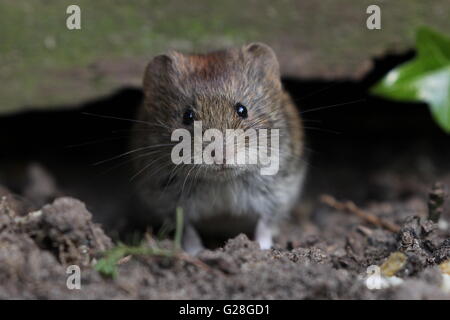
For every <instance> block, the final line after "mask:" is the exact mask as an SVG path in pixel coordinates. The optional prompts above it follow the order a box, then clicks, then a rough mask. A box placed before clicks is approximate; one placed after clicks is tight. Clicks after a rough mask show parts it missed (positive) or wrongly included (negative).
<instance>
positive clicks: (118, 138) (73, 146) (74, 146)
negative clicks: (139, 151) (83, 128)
mask: <svg viewBox="0 0 450 320" xmlns="http://www.w3.org/2000/svg"><path fill="white" fill-rule="evenodd" d="M125 138H127V139H128V138H130V136H129V135H128V136H121V137H114V138H102V139H96V140H91V141H86V142H82V143H78V144H71V145H68V146H66V148H76V147H83V146H87V145H91V144H97V143H102V142H107V141H114V140H120V139H125Z"/></svg>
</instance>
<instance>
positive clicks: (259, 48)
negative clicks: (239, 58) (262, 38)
mask: <svg viewBox="0 0 450 320" xmlns="http://www.w3.org/2000/svg"><path fill="white" fill-rule="evenodd" d="M243 50H244V54H245V55H246V56H247V57H248V58H250V61H252V62H254V63H255V64H256V66H257V68H258V69H260V70H262V71H263V73H264V74H266V75H268V76H270V77H274V78H279V77H280V66H279V64H278V59H277V56H276V54H275V52H274V51H273V49H272V48H271V47H269V46H268V45H267V44H264V43H261V42H254V43H250V44H248V45H245V46H244V48H243Z"/></svg>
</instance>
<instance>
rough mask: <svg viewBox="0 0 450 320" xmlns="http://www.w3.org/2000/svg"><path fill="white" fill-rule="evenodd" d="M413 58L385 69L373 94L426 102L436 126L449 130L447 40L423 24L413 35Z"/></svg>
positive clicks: (449, 43) (449, 45)
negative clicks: (414, 38) (386, 70)
mask: <svg viewBox="0 0 450 320" xmlns="http://www.w3.org/2000/svg"><path fill="white" fill-rule="evenodd" d="M416 46H417V55H416V57H415V58H414V59H413V60H411V61H409V62H407V63H404V64H402V65H400V66H398V67H397V68H395V69H393V70H391V71H389V72H388V73H387V74H386V76H385V77H384V78H383V79H381V81H379V82H378V83H377V84H376V85H375V86H373V87H372V88H371V92H372V93H373V94H376V95H379V96H382V97H385V98H389V99H393V100H398V101H406V102H420V101H422V102H426V103H428V104H429V106H430V110H431V113H432V115H433V118H434V119H435V121H436V122H437V123H438V124H439V126H440V127H441V128H442V129H444V130H445V131H446V132H447V133H450V39H448V38H446V37H445V36H443V35H441V34H439V33H437V32H435V31H433V30H431V29H429V28H426V27H422V28H419V29H418V30H417V34H416Z"/></svg>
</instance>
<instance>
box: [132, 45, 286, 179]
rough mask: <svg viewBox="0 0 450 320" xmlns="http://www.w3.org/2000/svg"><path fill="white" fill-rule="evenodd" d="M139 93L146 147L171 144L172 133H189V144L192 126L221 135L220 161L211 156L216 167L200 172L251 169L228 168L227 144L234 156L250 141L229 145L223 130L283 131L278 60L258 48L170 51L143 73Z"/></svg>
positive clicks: (244, 168) (248, 168) (262, 46)
mask: <svg viewBox="0 0 450 320" xmlns="http://www.w3.org/2000/svg"><path fill="white" fill-rule="evenodd" d="M144 93H145V105H144V106H145V108H144V110H143V114H141V117H143V118H144V120H145V121H146V122H148V125H149V126H150V127H151V132H149V133H147V135H148V137H147V138H146V139H145V140H147V141H148V142H151V143H154V144H157V143H160V144H166V143H170V141H171V135H172V133H173V131H174V130H175V129H186V130H188V131H189V132H190V133H191V134H192V141H194V122H196V121H201V125H202V132H205V131H206V130H208V129H217V130H219V131H220V132H222V133H223V134H224V149H223V150H224V151H223V157H222V158H221V159H217V158H218V156H217V155H215V154H214V152H213V154H212V155H213V159H215V160H214V161H215V163H214V164H213V165H209V166H205V171H209V170H212V171H210V172H215V173H216V174H220V173H221V172H223V171H229V170H232V171H234V172H242V171H245V170H251V168H253V169H255V166H242V165H229V161H228V160H229V159H228V158H227V157H228V156H230V155H227V154H226V152H225V149H226V144H227V143H234V144H235V147H236V148H235V150H236V151H238V150H240V149H242V148H244V147H245V145H248V141H249V140H248V139H246V143H244V144H242V143H241V144H239V143H238V144H236V142H230V140H227V139H226V138H225V133H226V130H227V129H242V130H248V129H255V130H259V129H274V128H282V127H285V126H286V119H285V117H284V116H283V110H282V106H281V104H282V86H281V81H280V72H279V66H278V61H277V58H276V56H275V54H274V52H273V51H272V49H271V48H270V47H268V46H267V45H264V44H260V43H254V44H250V45H246V46H243V47H241V48H234V49H228V50H223V51H217V52H212V53H209V54H204V55H196V54H193V55H188V54H182V53H179V52H170V53H168V54H165V55H160V56H157V57H155V58H154V59H153V60H152V61H151V62H150V63H149V65H148V67H147V69H146V73H145V77H144ZM141 134H143V135H145V134H146V133H145V132H143V133H141ZM148 142H147V143H148ZM203 143H204V145H206V144H208V142H206V141H203ZM269 144H270V142H269ZM250 152H256V149H252V150H250ZM193 153H194V150H193ZM216 160H218V161H216ZM256 167H257V166H256ZM188 170H189V169H188Z"/></svg>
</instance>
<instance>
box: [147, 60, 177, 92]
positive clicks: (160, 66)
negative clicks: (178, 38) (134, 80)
mask: <svg viewBox="0 0 450 320" xmlns="http://www.w3.org/2000/svg"><path fill="white" fill-rule="evenodd" d="M171 67H172V58H171V57H170V56H169V55H167V54H162V55H159V56H156V57H154V58H153V59H152V60H151V61H150V62H149V63H148V65H147V67H146V68H145V74H144V82H143V85H144V92H146V91H147V89H149V88H150V87H152V86H153V85H154V84H155V83H158V82H162V81H164V80H166V79H167V78H168V73H169V70H170V68H171Z"/></svg>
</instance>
